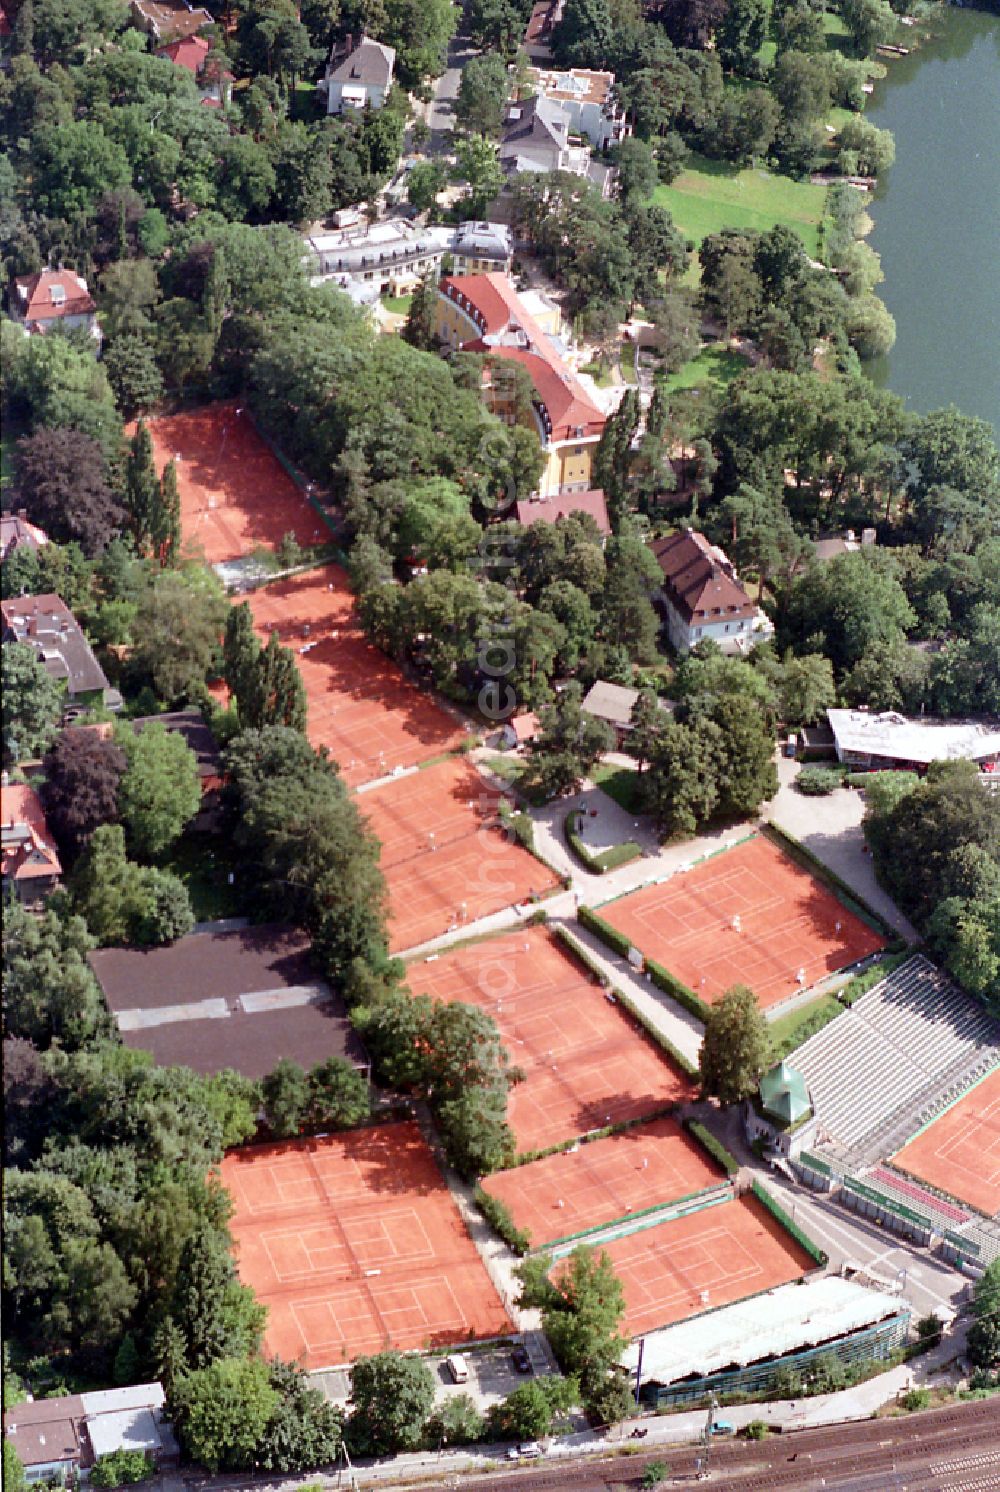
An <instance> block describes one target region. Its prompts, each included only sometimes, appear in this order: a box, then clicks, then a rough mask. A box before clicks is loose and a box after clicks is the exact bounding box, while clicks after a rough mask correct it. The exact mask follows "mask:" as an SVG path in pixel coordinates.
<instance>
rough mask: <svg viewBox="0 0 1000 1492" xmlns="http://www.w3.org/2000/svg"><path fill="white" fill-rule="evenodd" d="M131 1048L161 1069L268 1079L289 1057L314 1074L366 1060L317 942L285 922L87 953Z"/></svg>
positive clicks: (362, 1064) (364, 1064)
mask: <svg viewBox="0 0 1000 1492" xmlns="http://www.w3.org/2000/svg"><path fill="white" fill-rule="evenodd" d="M89 958H90V965H91V968H92V969H93V971H94V973H95V974H96V976H97V979H98V982H99V984H100V986H101V988H102V990H103V991H104V996H105V999H106V1000H107V1002H108V1006H109V1008H110V1010H111V1012H112V1014H113V1015H114V1017H115V1020H116V1022H117V1024H118V1029H119V1031H120V1032H121V1037H122V1040H123V1041H124V1043H125V1045H126V1046H129V1047H134V1048H137V1049H139V1050H142V1051H147V1052H151V1053H152V1054H153V1057H154V1059H155V1060H156V1061H157V1062H159V1063H160V1064H161V1065H163V1066H173V1065H178V1066H184V1067H191V1068H193V1069H194V1071H195V1072H201V1073H206V1074H210V1073H215V1072H220V1071H222V1069H223V1068H226V1067H231V1068H234V1069H235V1070H236V1071H237V1072H241V1073H243V1075H244V1077H248V1078H262V1077H264V1076H266V1074H267V1073H269V1072H270V1071H271V1070H272V1069H273V1068H274V1066H275V1064H276V1063H277V1062H278V1061H279V1060H280V1059H281V1058H283V1057H286V1058H288V1059H289V1060H290V1061H293V1062H298V1063H299V1065H300V1066H302V1067H307V1068H308V1067H315V1066H316V1064H317V1063H319V1062H323V1061H325V1060H326V1058H327V1057H344V1058H346V1059H347V1061H349V1062H351V1063H352V1064H353V1065H354V1066H355V1067H358V1068H362V1069H365V1070H367V1068H368V1054H367V1052H366V1051H365V1049H364V1046H363V1044H362V1043H361V1041H360V1040H359V1038H358V1037H357V1036H356V1034H355V1032H354V1029H353V1027H352V1026H351V1023H350V1021H349V1020H348V1018H347V1010H346V1007H345V1005H344V1003H343V1001H342V1000H341V998H340V997H339V995H336V994H335V993H334V992H333V991H332V990H331V989H330V987H329V985H328V984H327V983H326V981H325V980H323V979H319V978H317V977H316V973H315V970H314V968H313V965H312V961H311V957H310V945H309V939H308V938H307V937H306V936H305V934H304V933H301V932H299V931H298V930H297V929H295V928H292V927H288V926H285V925H283V924H279V923H269V924H264V925H262V926H258V927H243V928H234V929H228V930H217V931H214V930H207V931H205V932H200V933H192V934H191V935H190V936H189V937H186V938H179V939H178V940H177V942H176V943H172V944H169V945H168V946H166V947H163V948H102V949H99V950H97V951H96V952H94V953H91V954H90V955H89Z"/></svg>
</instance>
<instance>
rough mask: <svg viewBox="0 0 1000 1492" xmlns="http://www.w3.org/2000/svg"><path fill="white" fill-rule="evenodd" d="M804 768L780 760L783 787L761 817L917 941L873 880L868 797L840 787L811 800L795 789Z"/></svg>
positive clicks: (907, 937)
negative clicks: (863, 825)
mask: <svg viewBox="0 0 1000 1492" xmlns="http://www.w3.org/2000/svg"><path fill="white" fill-rule="evenodd" d="M800 770H801V766H800V763H799V762H795V761H789V760H788V759H787V758H786V757H779V758H778V781H779V783H780V784H781V785H780V787H779V789H778V792H777V795H776V796H775V797H774V798H773V799H772V801H771V802H770V803H769V804H767V805H766V806H765V808H764V811H763V817H764V818H765V819H769V820H770V821H771V823H774V824H777V825H778V827H779V828H780V829H784V830H785V832H786V834H791V835H792V837H793V838H794V839H797V840H798V841H799V843H800V844H804V845H805V847H806V849H807V850H811V851H812V853H813V854H814V855H815V856H816V858H817V860H822V862H823V864H824V865H827V866H829V868H830V869H831V870H832V871H833V872H834V874H835V875H838V876H840V878H841V880H842V881H845V882H846V883H847V885H848V886H850V887H851V888H852V890H854V891H856V892H857V893H858V895H859V896H860V897H862V898H863V900H864V901H866V902H867V903H868V905H869V906H870V907H872V908H874V910H875V911H876V912H878V913H879V915H880V916H881V917H884V918H885V920H886V922H888V923H889V925H890V927H893V928H895V929H896V931H897V932H898V933H901V934H902V936H903V937H904V938H906V939H907V941H909V942H913V943H915V942H917V941H919V934H918V933H917V930H916V928H915V927H914V926H913V925H912V923H910V922H908V921H907V919H906V918H905V917H904V916H903V914H902V912H901V911H900V910H899V908H898V907H897V906H896V903H895V902H894V901H893V900H892V897H891V896H889V895H888V894H887V893H886V892H885V891H883V890H882V887H881V886H880V885H879V884H878V882H877V881H876V879H875V871H874V869H873V868H872V862H871V856H870V855H869V854H868V853H867V850H866V846H865V836H864V834H863V832H862V829H861V821H862V819H863V818H864V815H865V799H864V793H863V792H861V791H860V790H859V789H857V788H851V787H842V788H837V790H836V791H835V792H832V793H830V794H828V795H827V797H825V798H807V797H806V796H805V794H804V793H800V792H797V791H796V789H795V786H794V783H795V779H796V778H797V777H798V775H799V772H800Z"/></svg>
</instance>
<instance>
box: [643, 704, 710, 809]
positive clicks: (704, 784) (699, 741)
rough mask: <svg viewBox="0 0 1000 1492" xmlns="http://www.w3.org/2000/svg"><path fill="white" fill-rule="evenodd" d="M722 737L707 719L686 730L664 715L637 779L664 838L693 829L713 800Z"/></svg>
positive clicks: (679, 723)
mask: <svg viewBox="0 0 1000 1492" xmlns="http://www.w3.org/2000/svg"><path fill="white" fill-rule="evenodd" d="M724 761H725V742H724V741H723V739H722V733H721V731H720V730H719V727H718V726H717V725H716V724H715V722H714V721H713V720H703V721H699V724H698V728H697V729H692V728H691V727H690V726H689V725H685V724H683V723H681V722H680V721H675V720H668V721H667V722H666V723H665V724H664V725H663V726H661V728H660V730H659V731H658V732H657V735H656V739H655V741H653V742H652V743H651V749H650V757H649V766H648V768H647V770H646V772H645V773H644V774H643V776H642V778H641V780H640V789H641V795H642V802H643V805H644V806H645V807H646V808H647V810H648V811H649V813H651V814H652V816H653V819H654V821H655V823H656V826H657V828H658V829H659V830H660V832H661V834H662V835H663V836H664V837H665V838H672V837H674V836H675V835H678V834H694V833H695V832H696V831H697V829H698V828H699V827H700V826H701V825H702V824H704V823H706V822H707V821H708V820H709V819H710V818H711V817H712V815H713V814H714V813H715V811H716V809H717V808H718V805H719V777H720V774H721V772H722V769H723V764H724Z"/></svg>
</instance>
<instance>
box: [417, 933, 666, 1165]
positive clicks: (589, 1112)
mask: <svg viewBox="0 0 1000 1492" xmlns="http://www.w3.org/2000/svg"><path fill="white" fill-rule="evenodd" d="M406 979H407V983H408V985H409V987H410V989H411V991H412V992H413V994H415V995H430V996H432V998H434V999H437V1000H463V1001H465V1002H466V1004H469V1005H478V1006H479V1007H480V1008H481V1009H483V1010H485V1011H487V1012H488V1013H489V1014H490V1015H491V1016H492V1017H493V1019H494V1020H495V1021H496V1023H497V1026H498V1027H499V1029H500V1035H501V1038H502V1040H503V1043H504V1046H505V1047H506V1048H507V1050H508V1052H509V1053H510V1056H511V1060H512V1061H513V1063H514V1064H515V1066H517V1067H520V1068H521V1069H522V1070H523V1071H524V1073H525V1081H524V1082H523V1083H519V1084H518V1085H517V1086H516V1087H515V1088H514V1089H513V1090H512V1091H511V1094H510V1098H509V1100H508V1104H507V1117H508V1119H509V1122H510V1126H511V1128H512V1129H513V1131H514V1136H515V1138H516V1140H517V1143H518V1146H519V1147H520V1148H521V1149H522V1150H535V1149H542V1148H543V1147H544V1146H546V1145H556V1144H558V1143H559V1142H560V1141H561V1140H569V1139H572V1138H573V1137H574V1136H576V1135H580V1134H585V1133H586V1132H587V1131H588V1130H591V1129H600V1128H601V1127H602V1126H604V1125H606V1124H621V1123H623V1122H624V1121H625V1120H627V1119H640V1118H642V1116H643V1115H644V1114H650V1113H654V1112H655V1111H656V1110H657V1109H663V1108H665V1107H666V1106H667V1105H668V1104H671V1103H676V1102H680V1101H682V1100H683V1099H686V1098H690V1097H692V1096H693V1093H694V1089H693V1086H692V1084H691V1083H690V1082H689V1080H688V1079H687V1078H686V1077H685V1076H684V1075H683V1073H681V1072H680V1071H679V1070H678V1069H677V1068H675V1067H674V1066H672V1065H671V1063H669V1062H668V1061H667V1060H666V1058H665V1057H663V1056H662V1055H661V1053H660V1051H659V1050H658V1048H657V1047H655V1046H654V1045H653V1043H652V1042H651V1041H650V1039H649V1037H648V1036H646V1034H645V1032H644V1031H642V1030H641V1029H640V1028H639V1026H638V1025H636V1024H635V1022H634V1021H632V1019H631V1018H630V1017H629V1016H628V1015H627V1014H626V1013H625V1012H624V1011H623V1010H622V1009H621V1007H620V1006H617V1005H613V1004H611V1003H610V1001H609V1000H608V998H607V996H606V995H605V993H604V991H603V990H602V989H601V988H600V986H599V985H598V984H597V983H596V981H595V980H594V979H593V978H592V976H591V975H590V974H589V973H588V972H587V971H586V970H585V969H584V968H583V967H582V965H580V964H578V963H577V961H576V960H575V959H574V958H572V957H571V956H570V955H569V954H568V953H566V952H564V951H563V949H562V948H561V947H560V945H559V944H558V943H557V942H556V940H555V939H554V938H553V936H552V934H551V933H550V932H548V931H547V930H546V929H545V928H544V927H526V928H523V929H519V930H518V931H517V932H516V933H509V934H508V933H505V934H503V935H502V936H500V937H496V938H490V939H488V940H486V941H484V942H481V943H475V944H470V945H469V946H468V947H467V948H456V949H455V950H454V951H453V952H450V953H443V954H441V955H440V957H436V958H435V957H433V956H432V957H431V958H429V959H424V960H423V961H421V962H413V963H411V964H408V965H407V970H406ZM516 1174H517V1175H518V1176H520V1175H522V1171H521V1170H520V1169H519V1170H518V1171H517V1173H516Z"/></svg>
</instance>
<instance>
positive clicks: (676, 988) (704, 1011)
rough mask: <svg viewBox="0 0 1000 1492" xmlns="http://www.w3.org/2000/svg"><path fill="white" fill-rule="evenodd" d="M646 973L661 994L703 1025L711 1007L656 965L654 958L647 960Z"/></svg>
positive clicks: (668, 971)
mask: <svg viewBox="0 0 1000 1492" xmlns="http://www.w3.org/2000/svg"><path fill="white" fill-rule="evenodd" d="M646 972H647V973H648V974H650V975H651V976H652V980H653V983H654V984H655V985H656V987H657V988H658V989H661V990H663V993H664V994H665V995H669V996H670V998H671V999H672V1000H676V1001H677V1003H678V1005H682V1006H683V1007H684V1009H685V1010H686V1011H687V1012H688V1014H689V1015H693V1016H694V1017H695V1018H696V1020H699V1021H701V1022H702V1024H703V1025H704V1023H705V1021H707V1020H708V1017H709V1014H710V1012H711V1009H712V1007H711V1006H710V1005H706V1003H705V1001H704V1000H702V999H700V998H699V997H698V996H697V995H696V994H695V992H694V990H693V989H688V987H687V985H686V984H684V983H683V982H682V981H681V980H680V979H677V978H676V977H675V976H674V975H673V974H671V972H670V970H669V969H665V968H664V967H663V965H662V964H658V963H657V962H656V959H655V958H647V960H646Z"/></svg>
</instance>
